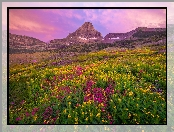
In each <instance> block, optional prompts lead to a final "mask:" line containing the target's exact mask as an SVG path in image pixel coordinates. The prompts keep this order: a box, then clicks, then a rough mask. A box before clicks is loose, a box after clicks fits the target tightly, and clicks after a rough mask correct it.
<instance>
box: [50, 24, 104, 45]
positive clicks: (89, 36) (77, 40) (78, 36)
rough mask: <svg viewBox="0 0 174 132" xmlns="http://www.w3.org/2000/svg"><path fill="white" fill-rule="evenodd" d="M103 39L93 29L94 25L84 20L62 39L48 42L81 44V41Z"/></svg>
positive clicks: (91, 41) (89, 41)
mask: <svg viewBox="0 0 174 132" xmlns="http://www.w3.org/2000/svg"><path fill="white" fill-rule="evenodd" d="M102 39H103V37H102V35H101V33H100V32H98V31H97V30H95V28H94V26H93V25H92V23H90V22H85V23H84V24H83V25H82V26H81V27H79V28H78V29H77V30H76V31H75V32H73V33H70V34H69V35H68V36H67V37H66V38H64V39H55V40H51V41H50V44H51V45H54V44H65V45H70V44H83V43H94V42H101V41H102Z"/></svg>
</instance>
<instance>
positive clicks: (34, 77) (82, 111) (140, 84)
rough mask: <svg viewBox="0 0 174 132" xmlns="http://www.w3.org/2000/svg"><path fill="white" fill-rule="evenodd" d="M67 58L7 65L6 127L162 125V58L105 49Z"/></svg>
mask: <svg viewBox="0 0 174 132" xmlns="http://www.w3.org/2000/svg"><path fill="white" fill-rule="evenodd" d="M67 59H69V60H72V63H71V64H64V65H57V66H56V65H52V62H54V60H52V61H43V60H42V61H40V62H37V63H35V64H33V65H31V64H27V65H26V64H23V65H17V64H16V65H11V66H10V69H9V70H10V79H9V113H10V115H9V123H11V124H166V54H165V53H158V52H156V51H151V50H149V49H135V50H124V51H108V52H107V51H104V50H103V51H99V52H93V53H87V54H79V55H78V56H77V57H69V58H67ZM55 61H56V60H55ZM62 61H65V59H63V58H62ZM45 65H47V66H45ZM43 66H45V67H43ZM159 89H161V92H159V91H157V90H159ZM153 90H156V91H154V92H153Z"/></svg>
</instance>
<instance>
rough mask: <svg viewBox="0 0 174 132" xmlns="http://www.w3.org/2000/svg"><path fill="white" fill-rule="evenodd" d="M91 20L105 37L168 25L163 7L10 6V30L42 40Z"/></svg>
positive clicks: (58, 35)
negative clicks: (68, 7) (72, 7)
mask: <svg viewBox="0 0 174 132" xmlns="http://www.w3.org/2000/svg"><path fill="white" fill-rule="evenodd" d="M87 21H88V22H91V23H92V24H93V26H94V28H95V29H96V30H98V31H99V32H101V34H102V35H103V37H104V36H105V35H106V34H108V33H124V32H128V31H131V30H133V29H135V28H137V27H149V28H164V27H166V10H164V9H10V11H9V31H10V33H14V34H19V35H27V36H31V37H34V38H38V39H40V40H42V41H45V42H47V41H49V40H52V39H58V38H65V37H66V36H67V35H68V34H69V33H72V32H74V31H75V30H76V29H77V28H79V27H80V26H81V25H82V24H83V23H84V22H87Z"/></svg>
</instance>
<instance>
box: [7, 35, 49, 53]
mask: <svg viewBox="0 0 174 132" xmlns="http://www.w3.org/2000/svg"><path fill="white" fill-rule="evenodd" d="M45 49H46V43H45V42H43V41H41V40H39V39H36V38H33V37H28V36H22V35H16V34H11V33H9V53H25V52H35V51H43V50H45Z"/></svg>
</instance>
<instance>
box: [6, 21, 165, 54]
mask: <svg viewBox="0 0 174 132" xmlns="http://www.w3.org/2000/svg"><path fill="white" fill-rule="evenodd" d="M151 44H155V45H161V44H162V45H166V28H147V27H138V28H136V29H135V30H132V31H130V32H127V33H108V34H107V35H106V36H105V37H103V36H102V34H101V33H100V32H99V31H97V30H96V29H95V28H94V26H93V25H92V23H90V22H85V23H84V24H83V25H82V26H81V27H79V28H78V29H77V30H76V31H75V32H73V33H70V34H69V35H68V36H67V37H66V38H63V39H54V40H51V41H50V42H49V43H45V42H42V41H40V40H39V39H36V38H32V37H28V36H22V35H15V34H11V33H10V34H9V51H10V53H16V52H20V53H21V52H35V51H44V50H61V51H67V50H68V51H73V52H74V51H77V52H80V51H87V52H89V51H96V50H100V49H104V48H107V47H118V48H120V47H123V48H135V47H137V46H146V45H149V46H150V45H151ZM77 48H78V49H77Z"/></svg>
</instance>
